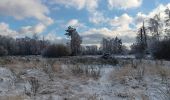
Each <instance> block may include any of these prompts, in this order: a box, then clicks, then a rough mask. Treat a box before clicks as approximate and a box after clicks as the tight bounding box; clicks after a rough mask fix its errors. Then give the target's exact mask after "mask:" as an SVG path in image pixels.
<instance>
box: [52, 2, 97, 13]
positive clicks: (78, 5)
mask: <svg viewBox="0 0 170 100" xmlns="http://www.w3.org/2000/svg"><path fill="white" fill-rule="evenodd" d="M53 2H54V3H55V4H60V5H64V6H65V7H68V8H69V7H74V8H76V9H78V10H81V9H84V8H85V9H87V10H88V11H92V10H94V9H96V8H97V7H98V0H53Z"/></svg>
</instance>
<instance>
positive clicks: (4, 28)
mask: <svg viewBox="0 0 170 100" xmlns="http://www.w3.org/2000/svg"><path fill="white" fill-rule="evenodd" d="M17 34H18V32H16V31H14V30H12V29H10V27H9V25H8V24H6V23H3V22H2V23H0V35H3V36H15V35H17Z"/></svg>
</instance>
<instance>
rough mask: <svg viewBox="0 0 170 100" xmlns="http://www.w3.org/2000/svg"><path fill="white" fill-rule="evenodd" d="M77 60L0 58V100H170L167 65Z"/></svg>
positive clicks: (155, 62) (141, 61) (169, 75)
mask: <svg viewBox="0 0 170 100" xmlns="http://www.w3.org/2000/svg"><path fill="white" fill-rule="evenodd" d="M73 59H76V60H73ZM77 59H78V58H76V57H74V58H62V59H57V58H56V59H45V58H41V57H37V56H35V57H5V58H0V100H170V82H169V78H170V68H169V66H170V62H168V61H151V60H129V59H128V60H123V59H122V60H121V59H119V61H118V64H114V63H107V62H105V63H101V62H99V60H101V59H99V58H93V60H94V59H95V60H94V61H91V62H90V61H87V59H89V57H87V58H86V57H84V58H82V59H81V60H80V59H79V60H77Z"/></svg>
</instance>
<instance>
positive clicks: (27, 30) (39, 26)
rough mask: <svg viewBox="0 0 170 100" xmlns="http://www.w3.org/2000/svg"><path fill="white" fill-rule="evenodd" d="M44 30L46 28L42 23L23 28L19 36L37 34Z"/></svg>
mask: <svg viewBox="0 0 170 100" xmlns="http://www.w3.org/2000/svg"><path fill="white" fill-rule="evenodd" d="M45 29H46V26H45V25H44V24H42V23H39V24H37V25H35V26H24V27H22V28H21V29H20V30H19V33H20V34H30V35H31V34H38V33H42V32H43V31H44V30H45Z"/></svg>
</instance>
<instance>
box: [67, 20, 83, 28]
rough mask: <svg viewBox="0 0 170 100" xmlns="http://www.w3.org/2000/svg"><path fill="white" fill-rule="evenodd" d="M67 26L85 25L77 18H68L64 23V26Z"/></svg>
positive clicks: (77, 26)
mask: <svg viewBox="0 0 170 100" xmlns="http://www.w3.org/2000/svg"><path fill="white" fill-rule="evenodd" d="M68 26H73V27H75V28H80V27H81V28H83V27H85V25H84V24H83V23H81V22H79V20H78V19H72V20H70V21H69V22H68V23H67V24H66V27H68Z"/></svg>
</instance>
